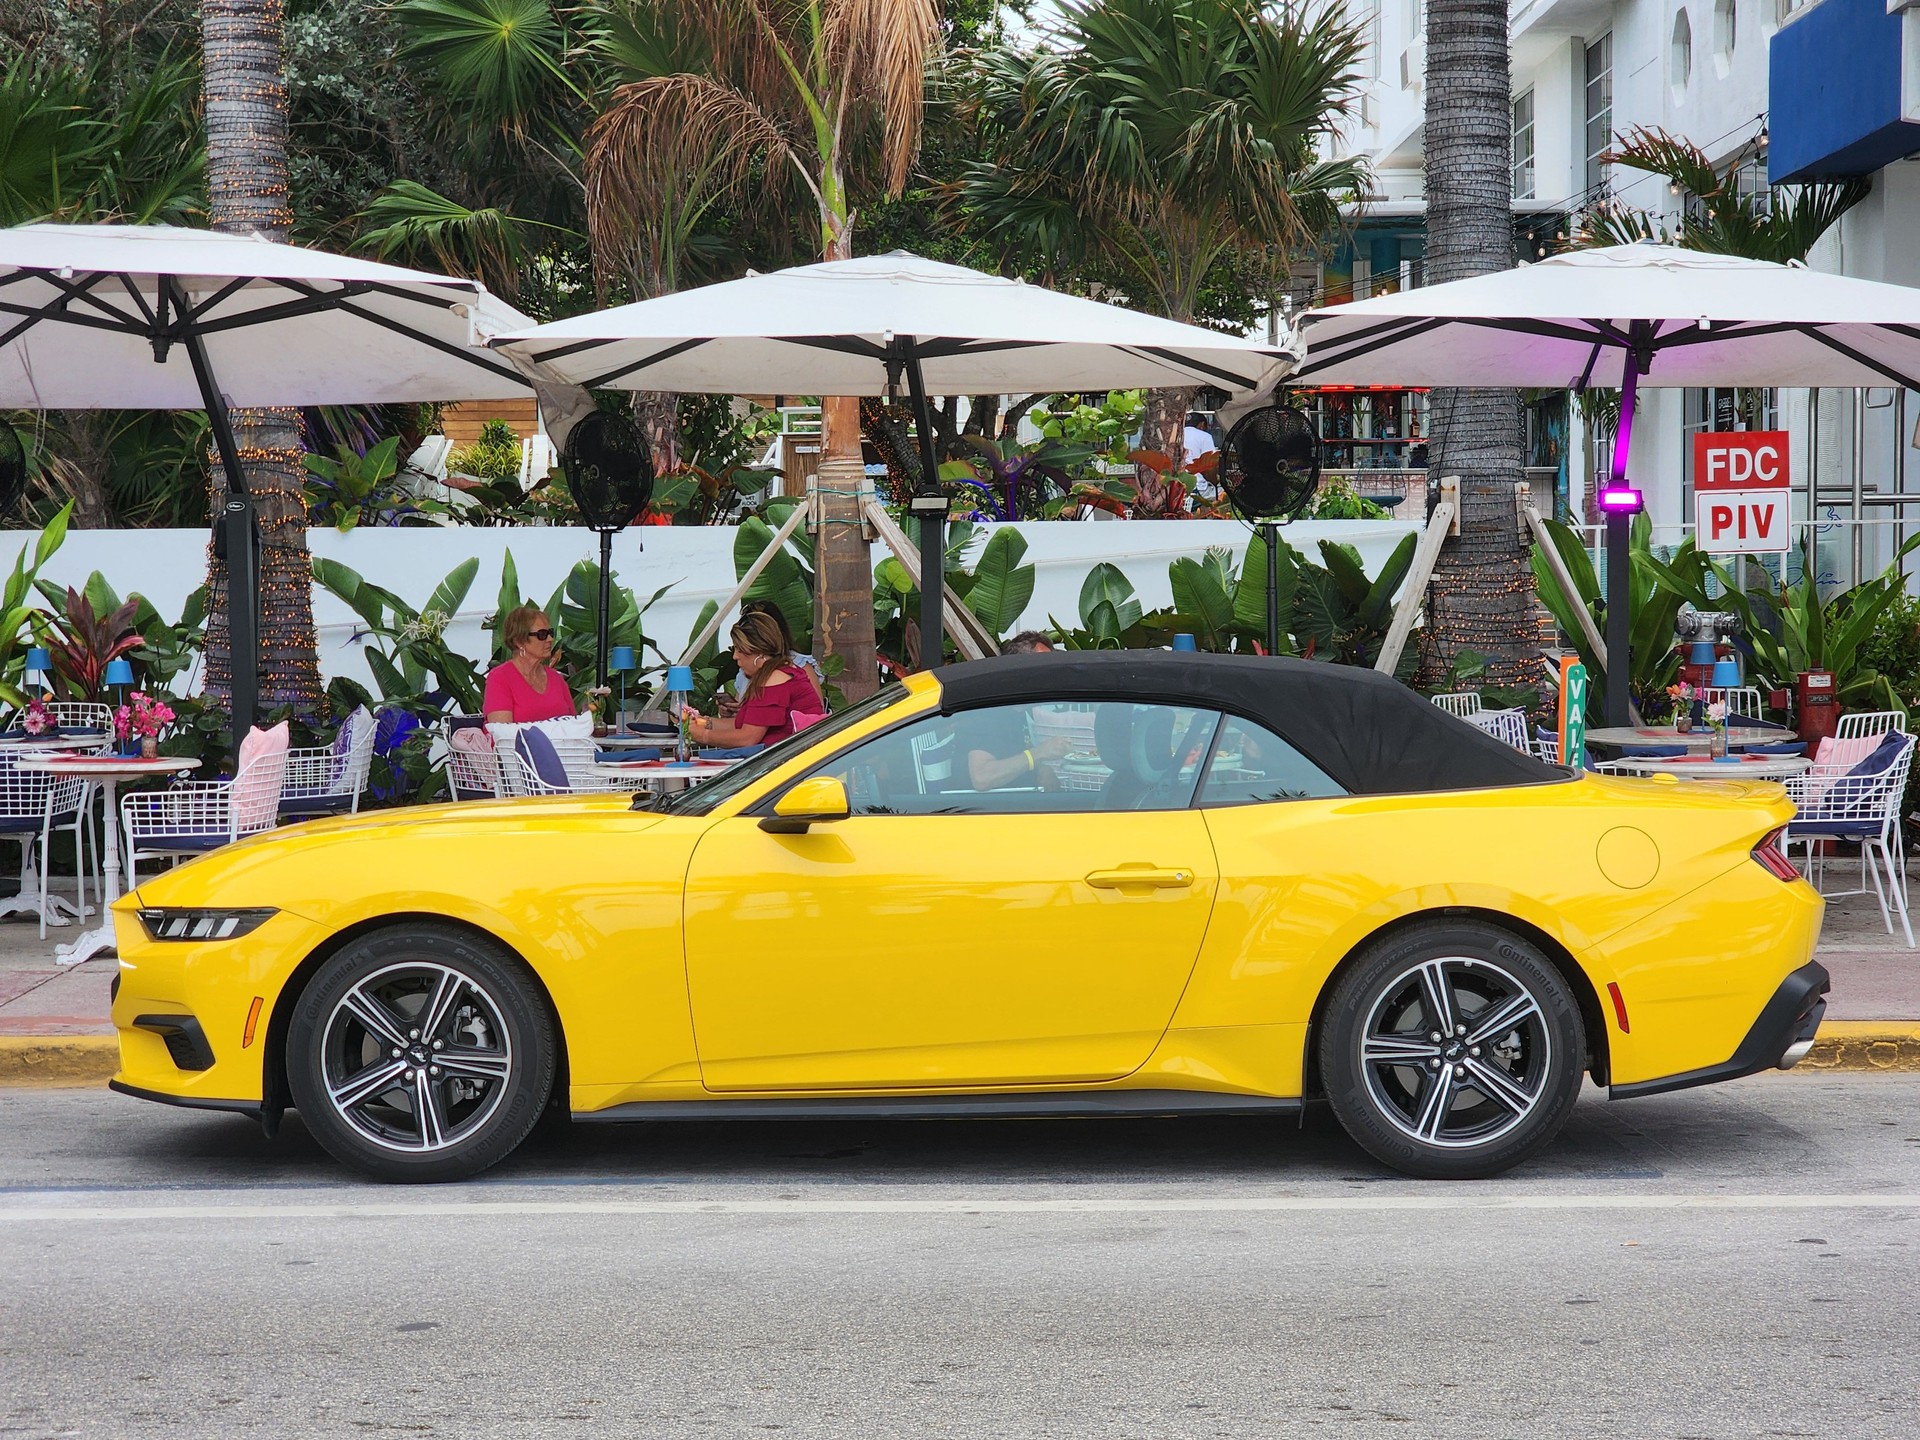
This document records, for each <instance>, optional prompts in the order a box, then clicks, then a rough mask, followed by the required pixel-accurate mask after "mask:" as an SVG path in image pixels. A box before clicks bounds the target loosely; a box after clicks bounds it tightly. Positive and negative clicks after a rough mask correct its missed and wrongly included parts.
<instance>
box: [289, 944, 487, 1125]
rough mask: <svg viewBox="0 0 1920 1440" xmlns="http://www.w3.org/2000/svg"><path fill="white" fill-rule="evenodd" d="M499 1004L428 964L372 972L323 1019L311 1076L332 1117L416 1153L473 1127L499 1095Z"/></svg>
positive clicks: (463, 977)
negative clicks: (316, 1072) (319, 1083)
mask: <svg viewBox="0 0 1920 1440" xmlns="http://www.w3.org/2000/svg"><path fill="white" fill-rule="evenodd" d="M513 1064H514V1055H513V1043H512V1040H511V1039H510V1038H509V1033H508V1028H507V1025H506V1023H505V1021H504V1018H503V1014H502V1008H501V1003H500V1001H499V1000H498V999H497V998H496V997H495V996H493V995H491V994H489V993H488V991H487V990H486V988H485V987H484V986H482V985H481V984H479V983H478V982H477V981H476V980H475V979H474V978H473V976H471V975H468V974H463V973H462V972H461V971H459V970H456V969H453V968H451V967H449V966H446V965H438V964H434V963H432V962H430V961H415V962H405V963H401V964H396V965H390V966H387V967H385V968H384V969H380V970H377V971H375V972H374V973H373V974H371V975H368V976H367V977H366V978H365V979H363V980H361V981H359V982H358V983H357V984H355V985H353V986H352V987H351V988H349V989H348V990H347V991H346V992H345V993H344V994H343V995H342V996H341V997H340V999H339V1000H338V1001H337V1002H336V1003H335V1004H334V1006H333V1008H332V1010H331V1012H330V1013H329V1014H328V1016H327V1020H326V1024H325V1027H324V1030H323V1038H322V1042H321V1074H322V1078H323V1081H324V1083H325V1086H326V1094H327V1099H328V1101H329V1102H330V1103H331V1105H332V1107H333V1109H334V1111H335V1113H337V1114H338V1115H339V1116H340V1118H341V1119H342V1120H344V1121H345V1122H346V1123H347V1124H348V1125H349V1126H350V1127H352V1129H353V1130H354V1131H355V1133H356V1134H358V1135H359V1136H361V1137H362V1138H363V1139H365V1140H368V1141H370V1142H372V1143H373V1144H375V1145H378V1146H380V1147H382V1148H383V1149H387V1150H393V1151H401V1152H405V1153H409V1154H415V1155H424V1154H433V1153H436V1152H438V1151H443V1150H447V1149H449V1148H451V1147H453V1146H455V1145H458V1144H459V1143H460V1142H461V1141H462V1140H464V1139H466V1138H467V1137H468V1136H470V1135H472V1134H474V1133H475V1132H477V1131H479V1130H481V1129H483V1128H484V1127H485V1126H486V1124H487V1121H488V1120H489V1119H490V1118H491V1117H492V1115H493V1113H494V1112H495V1111H496V1110H497V1109H498V1108H499V1106H500V1104H501V1102H502V1100H503V1099H504V1098H505V1097H506V1095H507V1094H508V1088H509V1087H508V1080H509V1079H510V1077H511V1076H512V1073H513Z"/></svg>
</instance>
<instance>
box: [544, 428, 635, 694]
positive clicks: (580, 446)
mask: <svg viewBox="0 0 1920 1440" xmlns="http://www.w3.org/2000/svg"><path fill="white" fill-rule="evenodd" d="M560 473H561V474H562V475H564V476H566V479H567V489H568V491H570V492H571V493H572V495H573V503H574V505H575V507H576V508H577V509H578V510H579V511H580V518H581V520H583V521H584V522H585V523H586V526H587V528H588V529H589V530H592V531H594V532H595V533H596V534H598V535H599V537H600V616H599V624H598V627H597V629H596V633H595V640H594V646H595V649H594V666H593V673H594V676H595V679H594V684H596V685H605V684H606V683H607V629H608V627H609V625H610V624H611V623H612V619H611V616H612V611H613V537H614V536H615V535H618V534H619V533H620V532H621V531H622V530H624V529H626V528H627V526H628V525H629V524H631V523H632V521H633V519H634V517H635V516H637V515H638V514H639V513H640V512H641V511H642V510H644V509H646V507H647V502H648V501H649V500H651V499H652V498H653V452H652V450H651V449H650V448H649V447H648V445H647V440H646V437H645V436H644V435H642V434H641V433H640V430H639V427H638V426H636V425H635V424H634V423H633V422H632V421H631V420H629V419H628V418H627V417H626V416H624V415H620V414H616V413H614V412H611V411H607V410H595V411H594V412H593V413H592V414H590V415H588V416H587V417H586V418H584V419H583V420H581V421H580V422H579V423H578V424H576V425H575V426H574V427H573V429H572V430H571V431H570V432H568V435H567V443H566V445H565V446H563V447H562V448H561V451H560Z"/></svg>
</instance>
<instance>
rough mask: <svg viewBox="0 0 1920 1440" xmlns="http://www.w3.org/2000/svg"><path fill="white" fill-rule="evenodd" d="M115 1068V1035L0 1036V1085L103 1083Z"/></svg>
mask: <svg viewBox="0 0 1920 1440" xmlns="http://www.w3.org/2000/svg"><path fill="white" fill-rule="evenodd" d="M119 1069H120V1039H119V1037H118V1036H115V1035H0V1085H104V1084H106V1082H107V1081H109V1080H111V1079H112V1078H113V1077H114V1074H115V1073H116V1072H117V1071H118V1070H119Z"/></svg>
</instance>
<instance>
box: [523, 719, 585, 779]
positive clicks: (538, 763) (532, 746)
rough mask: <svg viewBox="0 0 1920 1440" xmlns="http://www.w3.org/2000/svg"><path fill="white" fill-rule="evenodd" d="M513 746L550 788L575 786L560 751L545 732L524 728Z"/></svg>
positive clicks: (528, 766) (537, 777)
mask: <svg viewBox="0 0 1920 1440" xmlns="http://www.w3.org/2000/svg"><path fill="white" fill-rule="evenodd" d="M513 748H514V749H515V750H517V751H519V753H520V760H521V762H522V763H523V764H524V765H525V766H526V767H527V768H528V769H529V770H531V771H532V772H533V774H534V777H535V778H536V779H538V780H539V782H540V783H541V784H542V785H544V786H546V787H547V788H548V789H549V790H571V789H572V788H573V781H572V780H571V779H569V778H568V776H567V767H566V766H564V765H562V764H561V763H560V752H559V751H558V750H556V749H554V748H553V741H551V740H549V739H548V738H547V737H546V735H545V734H544V733H542V732H541V731H539V730H535V729H532V728H528V729H525V730H522V731H521V732H520V733H519V734H518V735H517V736H515V737H514V741H513Z"/></svg>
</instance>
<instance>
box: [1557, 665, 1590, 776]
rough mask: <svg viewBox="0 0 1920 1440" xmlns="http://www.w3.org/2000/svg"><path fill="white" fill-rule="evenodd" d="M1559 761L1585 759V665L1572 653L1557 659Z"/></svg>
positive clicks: (1581, 762) (1577, 765)
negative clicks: (1558, 679) (1558, 681)
mask: <svg viewBox="0 0 1920 1440" xmlns="http://www.w3.org/2000/svg"><path fill="white" fill-rule="evenodd" d="M1560 763H1561V764H1562V765H1571V766H1572V767H1573V768H1574V769H1576V770H1579V769H1583V768H1584V767H1585V766H1586V763H1587V667H1586V666H1585V665H1582V664H1581V663H1580V662H1579V661H1578V660H1575V659H1574V658H1573V657H1572V656H1566V657H1563V658H1562V659H1561V661H1560Z"/></svg>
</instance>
